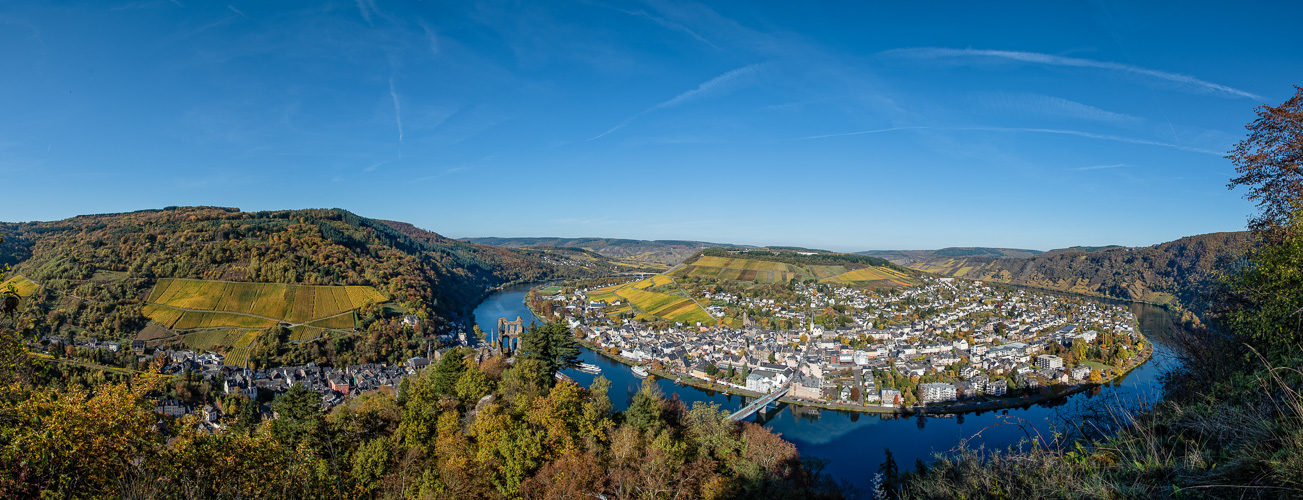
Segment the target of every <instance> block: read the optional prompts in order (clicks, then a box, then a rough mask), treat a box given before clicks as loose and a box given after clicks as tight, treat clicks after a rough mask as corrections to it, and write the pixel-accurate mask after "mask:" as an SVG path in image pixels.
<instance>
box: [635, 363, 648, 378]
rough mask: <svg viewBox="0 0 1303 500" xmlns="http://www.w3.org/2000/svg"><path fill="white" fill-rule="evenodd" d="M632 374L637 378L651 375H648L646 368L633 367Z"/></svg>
mask: <svg viewBox="0 0 1303 500" xmlns="http://www.w3.org/2000/svg"><path fill="white" fill-rule="evenodd" d="M633 374H634V375H637V376H638V378H647V376H648V375H651V373H649V372H648V371H647V369H646V368H643V367H641V366H635V367H633Z"/></svg>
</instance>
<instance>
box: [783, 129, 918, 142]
mask: <svg viewBox="0 0 1303 500" xmlns="http://www.w3.org/2000/svg"><path fill="white" fill-rule="evenodd" d="M930 128H932V127H890V128H879V129H874V130H861V131H858V132H842V133H840V134H824V135H812V136H809V137H798V138H796V139H792V140H794V141H807V140H810V139H827V138H829V137H845V136H848V135H867V134H881V133H883V132H895V131H898V130H922V129H930Z"/></svg>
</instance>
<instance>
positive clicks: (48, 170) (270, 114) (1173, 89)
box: [0, 0, 1303, 251]
mask: <svg viewBox="0 0 1303 500" xmlns="http://www.w3.org/2000/svg"><path fill="white" fill-rule="evenodd" d="M876 3H879V2H837V3H828V4H814V3H806V2H800V3H791V2H732V3H722V2H712V3H710V4H698V3H661V2H645V3H643V2H612V3H606V2H582V1H581V2H564V1H550V2H539V3H537V4H527V3H494V2H483V3H476V2H410V1H404V2H380V1H376V0H357V1H339V2H327V3H301V2H279V1H278V2H264V1H256V2H255V1H232V2H230V3H229V4H228V3H224V2H197V1H194V0H174V1H166V0H160V1H135V2H132V1H123V2H108V1H95V2H86V3H57V2H18V3H14V2H6V3H0V47H4V48H3V49H2V50H0V75H3V76H0V116H3V118H0V186H3V188H4V192H5V194H4V195H3V196H2V197H0V220H6V221H25V220H53V219H60V218H64V217H69V216H73V215H78V214H86V213H105V212H121V211H130V210H138V209H145V208H158V207H163V206H167V205H220V206H234V207H239V208H242V209H245V210H268V209H283V208H306V207H342V208H347V209H349V210H352V211H354V212H357V213H359V214H361V215H364V216H368V217H375V218H386V219H396V220H402V221H408V222H412V223H414V224H416V225H417V226H420V227H423V228H426V229H430V230H433V231H436V232H439V233H441V234H445V235H448V236H453V237H464V236H571V237H580V236H602V237H623V238H639V239H696V240H706V241H717V242H730V243H745V244H775V245H799V246H808V247H818V248H829V249H833V250H843V251H852V250H867V249H925V248H939V247H944V246H1004V247H1019V248H1035V249H1050V248H1057V247H1063V246H1069V245H1103V244H1125V245H1149V244H1154V243H1159V242H1163V241H1168V240H1172V239H1175V238H1178V237H1181V236H1186V235H1191V234H1199V233H1205V232H1213V231H1228V230H1239V229H1241V228H1243V227H1244V221H1245V218H1246V216H1247V215H1249V214H1250V213H1251V212H1252V211H1253V207H1252V206H1251V205H1250V204H1249V203H1247V202H1246V201H1244V200H1243V199H1242V197H1241V195H1242V192H1238V191H1234V192H1233V191H1228V190H1227V189H1226V187H1225V185H1226V181H1227V179H1228V178H1229V177H1231V176H1232V175H1233V167H1232V166H1231V165H1230V163H1229V162H1228V161H1227V160H1225V159H1223V158H1222V155H1223V154H1224V153H1225V151H1227V150H1229V149H1230V148H1231V146H1232V145H1233V144H1234V143H1235V142H1236V141H1238V140H1239V139H1240V137H1242V136H1243V132H1244V129H1243V126H1244V125H1245V124H1246V123H1248V122H1249V121H1251V120H1252V118H1253V116H1254V115H1253V108H1254V107H1256V106H1258V105H1261V104H1264V103H1266V104H1273V105H1275V104H1279V103H1281V102H1283V101H1284V100H1285V99H1287V98H1288V97H1289V96H1291V95H1292V94H1293V87H1292V85H1295V84H1301V85H1303V50H1299V49H1298V48H1299V47H1303V31H1301V30H1292V29H1272V27H1271V26H1268V25H1266V24H1264V23H1265V20H1271V19H1278V20H1279V19H1299V18H1303V12H1301V11H1303V4H1300V3H1297V2H1276V3H1256V4H1253V5H1243V4H1241V3H1226V4H1198V3H1190V4H1182V5H1181V6H1180V8H1179V9H1178V8H1175V7H1153V6H1147V5H1137V4H1140V3H1141V2H1089V3H1075V2H1024V3H1008V2H999V3H997V5H992V4H991V3H989V2H955V3H950V4H931V3H929V4H927V5H920V6H915V5H914V4H918V2H900V3H902V4H908V5H899V6H895V5H874V4H876ZM1267 24H1269V23H1267Z"/></svg>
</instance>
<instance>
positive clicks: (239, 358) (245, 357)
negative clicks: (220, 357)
mask: <svg viewBox="0 0 1303 500" xmlns="http://www.w3.org/2000/svg"><path fill="white" fill-rule="evenodd" d="M248 361H249V348H248V347H241V348H237V349H231V350H228V351H226V361H225V363H224V364H225V365H226V366H244V363H246V362H248Z"/></svg>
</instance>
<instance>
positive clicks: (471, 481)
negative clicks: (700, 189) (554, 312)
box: [0, 325, 843, 499]
mask: <svg viewBox="0 0 1303 500" xmlns="http://www.w3.org/2000/svg"><path fill="white" fill-rule="evenodd" d="M543 330H556V331H553V332H552V333H557V332H558V331H559V332H560V333H561V334H564V335H570V334H569V332H568V331H567V330H566V329H565V328H564V326H561V327H560V328H559V330H557V329H556V327H555V326H554V325H549V326H547V327H539V328H536V329H534V330H532V331H531V332H529V333H528V334H527V338H526V340H527V343H528V344H529V345H531V346H535V347H534V349H536V350H538V351H547V350H546V349H542V348H538V347H536V346H538V345H541V344H540V342H544V341H540V340H539V339H533V338H531V336H534V335H539V334H541V333H542V332H543ZM548 338H549V339H551V340H547V341H546V342H559V341H560V339H558V338H551V337H548ZM547 352H558V353H559V352H560V351H556V350H553V351H547ZM564 357H565V356H564V354H563V353H560V354H557V355H556V357H555V358H549V359H544V358H547V357H546V356H544V357H538V356H527V357H524V358H519V359H516V360H515V362H514V363H509V362H507V361H506V360H504V359H503V358H500V357H495V358H488V359H480V358H477V357H476V356H473V355H472V353H470V352H467V351H461V350H450V351H448V352H447V353H445V354H444V355H443V357H442V358H440V359H439V360H438V361H437V362H436V363H435V364H433V365H431V366H429V367H428V368H426V369H424V370H423V371H421V372H420V373H419V374H418V375H416V376H414V377H409V378H407V379H405V380H404V381H403V383H402V384H401V386H400V388H399V389H398V390H397V393H396V394H395V393H383V392H378V393H371V394H367V395H364V396H362V397H359V398H356V399H353V400H351V401H349V402H348V403H347V404H345V405H341V406H338V407H336V408H334V409H333V410H332V411H330V412H329V413H323V412H322V411H321V397H320V395H319V394H318V393H316V392H313V391H309V390H306V389H304V388H303V387H302V386H294V388H292V389H291V390H290V391H289V392H287V393H285V394H283V395H281V396H279V397H277V398H276V399H275V400H274V401H273V402H272V403H271V404H270V408H269V410H270V411H269V412H264V411H260V410H259V409H258V407H257V404H256V402H251V401H248V400H247V399H244V398H243V396H238V395H236V396H226V397H222V398H220V401H219V403H217V404H218V405H219V406H220V407H221V409H222V410H223V412H224V416H223V417H222V420H221V424H222V425H223V426H225V427H226V429H225V430H222V431H218V432H208V431H205V430H201V426H200V424H199V423H198V422H197V420H196V419H195V418H194V417H192V416H188V417H186V418H183V419H180V420H175V419H171V418H163V419H161V420H160V416H159V415H158V414H156V413H155V400H156V399H157V398H159V397H161V396H164V395H166V394H167V393H169V391H176V390H189V389H176V388H173V389H171V390H169V388H168V387H167V386H166V385H167V384H165V382H164V381H163V380H162V379H159V378H157V377H153V376H143V377H137V378H135V379H133V380H131V381H130V382H129V383H124V382H113V381H103V382H101V383H99V384H98V385H96V386H95V388H94V389H93V390H91V391H86V390H80V389H68V390H62V391H51V390H43V389H41V388H38V387H35V386H33V385H30V383H24V381H22V380H18V379H16V378H14V377H13V376H12V375H10V374H8V373H7V374H6V375H5V378H6V379H7V380H6V382H7V383H6V384H5V385H3V386H0V390H2V391H3V394H0V414H3V415H5V416H6V417H7V418H4V419H0V497H5V498H33V497H38V496H53V497H63V496H75V497H85V498H178V499H190V498H483V499H497V498H540V499H570V498H610V499H634V498H646V499H668V498H791V499H825V498H826V499H835V498H842V497H843V491H842V489H841V488H840V487H839V486H838V485H836V484H834V483H833V482H832V481H831V480H830V479H829V477H828V476H827V475H826V474H823V473H822V463H821V462H820V461H818V460H813V459H803V458H802V457H800V456H799V455H798V454H797V452H796V449H795V447H794V446H793V445H792V444H791V443H789V442H786V441H784V440H782V439H781V438H780V437H778V436H776V435H774V434H773V433H771V432H769V431H768V430H766V429H765V428H764V427H762V426H760V425H757V424H754V423H739V422H735V421H732V420H730V419H728V417H727V415H728V413H727V412H726V411H723V410H721V409H720V408H719V407H718V405H714V404H703V403H698V404H695V405H694V406H692V407H691V408H689V407H687V406H686V405H685V404H684V403H683V402H681V401H679V400H678V399H677V398H669V399H667V398H665V397H664V396H663V395H661V394H660V393H659V392H658V390H657V389H656V385H655V384H653V383H650V382H648V383H645V384H644V386H643V387H642V389H641V390H640V391H639V392H638V393H637V394H636V395H635V396H633V398H632V401H631V404H630V406H629V410H628V411H626V412H614V411H612V403H611V401H610V400H609V399H608V398H607V396H606V394H607V390H608V388H609V382H607V381H606V380H605V379H604V378H598V379H597V380H596V381H595V382H594V383H593V385H591V386H589V387H587V388H585V387H581V386H579V385H577V384H575V383H574V382H573V381H571V380H569V379H564V380H561V381H558V380H557V379H556V378H555V377H553V370H555V369H556V367H557V366H559V365H558V364H557V363H556V362H557V361H561V360H563V359H564ZM549 361H552V363H551V364H549ZM179 385H180V383H178V387H179ZM272 416H274V418H273V417H272Z"/></svg>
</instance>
